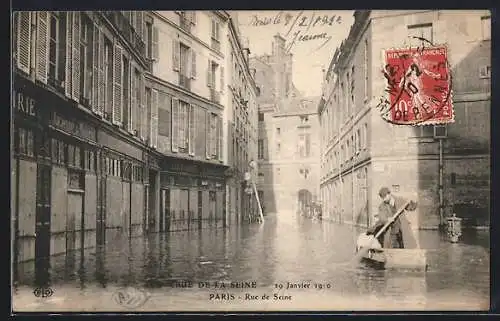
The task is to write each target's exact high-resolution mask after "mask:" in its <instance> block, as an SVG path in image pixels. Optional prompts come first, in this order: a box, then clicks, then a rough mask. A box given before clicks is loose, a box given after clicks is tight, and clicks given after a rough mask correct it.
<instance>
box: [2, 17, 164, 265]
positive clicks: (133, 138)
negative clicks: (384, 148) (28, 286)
mask: <svg viewBox="0 0 500 321" xmlns="http://www.w3.org/2000/svg"><path fill="white" fill-rule="evenodd" d="M144 19H145V15H144V13H142V12H119V11H116V12H50V11H45V12H16V13H15V14H14V16H13V33H12V35H13V42H12V44H13V46H12V48H13V60H12V67H13V69H12V71H13V74H12V76H13V95H12V98H13V99H12V105H13V108H12V110H13V113H12V124H13V128H12V130H13V132H12V137H13V140H12V143H13V146H12V147H13V154H12V165H13V166H12V178H13V179H12V182H13V188H12V195H11V197H12V216H13V220H12V222H13V232H14V234H15V235H14V237H13V239H14V240H15V242H14V243H15V244H14V256H15V260H16V261H26V260H31V259H34V258H36V259H40V258H45V257H48V256H49V255H51V254H58V253H64V252H68V251H72V250H78V249H81V248H87V247H93V246H96V245H97V246H100V245H103V244H105V242H106V238H107V237H112V235H113V233H115V232H119V231H125V232H127V233H129V234H130V235H137V234H140V233H142V232H143V231H145V230H147V229H148V228H149V225H148V222H149V216H150V211H151V209H152V206H151V204H150V202H148V200H149V195H150V194H154V193H152V192H150V191H151V185H150V184H149V182H148V179H149V178H150V175H149V173H150V172H151V173H152V177H154V176H155V175H157V173H158V171H159V167H158V166H157V163H156V162H152V161H151V159H155V158H156V157H157V156H158V152H157V151H156V150H155V142H154V140H152V139H151V135H150V131H151V128H150V127H149V120H148V119H147V117H146V115H147V113H146V104H145V91H144V88H145V86H144V84H145V73H146V72H147V70H148V61H147V60H146V59H145V50H146V47H145V41H144V39H145V35H146V29H145V28H143V21H144ZM155 173H156V174H155ZM37 262H40V261H39V260H37Z"/></svg>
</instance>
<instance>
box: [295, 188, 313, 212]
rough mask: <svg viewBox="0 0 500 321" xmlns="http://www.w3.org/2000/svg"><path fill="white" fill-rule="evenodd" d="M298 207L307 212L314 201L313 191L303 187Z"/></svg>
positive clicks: (298, 197) (299, 194)
mask: <svg viewBox="0 0 500 321" xmlns="http://www.w3.org/2000/svg"><path fill="white" fill-rule="evenodd" d="M297 199H298V203H299V204H298V207H299V211H300V212H301V213H307V210H308V209H309V208H310V206H311V203H312V193H311V192H310V191H308V190H306V189H301V190H300V191H299V192H298V195H297Z"/></svg>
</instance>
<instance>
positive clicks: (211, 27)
mask: <svg viewBox="0 0 500 321" xmlns="http://www.w3.org/2000/svg"><path fill="white" fill-rule="evenodd" d="M210 34H211V35H212V38H214V39H215V20H213V19H212V23H211V24H210Z"/></svg>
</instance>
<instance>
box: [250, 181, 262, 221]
mask: <svg viewBox="0 0 500 321" xmlns="http://www.w3.org/2000/svg"><path fill="white" fill-rule="evenodd" d="M252 187H253V192H254V194H255V199H256V200H257V205H258V206H259V214H260V221H261V223H264V213H262V206H261V205H260V198H259V193H258V191H257V186H256V185H255V182H254V180H252Z"/></svg>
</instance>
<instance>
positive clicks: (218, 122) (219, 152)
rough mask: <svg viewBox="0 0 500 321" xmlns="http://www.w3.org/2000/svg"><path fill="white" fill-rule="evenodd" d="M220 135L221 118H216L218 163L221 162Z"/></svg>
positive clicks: (221, 132) (221, 129)
mask: <svg viewBox="0 0 500 321" xmlns="http://www.w3.org/2000/svg"><path fill="white" fill-rule="evenodd" d="M222 134H223V128H222V117H217V147H218V148H217V156H218V157H219V160H220V161H222V137H223V136H222Z"/></svg>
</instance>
